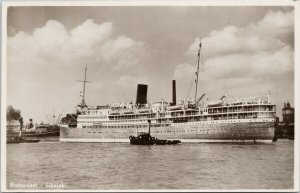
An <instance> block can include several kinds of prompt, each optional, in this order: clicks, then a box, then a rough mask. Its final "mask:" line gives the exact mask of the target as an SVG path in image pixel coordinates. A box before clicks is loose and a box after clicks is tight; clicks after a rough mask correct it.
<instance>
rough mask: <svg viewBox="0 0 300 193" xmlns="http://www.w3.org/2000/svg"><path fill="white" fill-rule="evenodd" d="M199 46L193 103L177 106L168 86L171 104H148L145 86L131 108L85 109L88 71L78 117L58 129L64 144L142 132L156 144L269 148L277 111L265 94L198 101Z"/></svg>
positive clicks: (117, 138) (109, 139)
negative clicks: (257, 144) (263, 145)
mask: <svg viewBox="0 0 300 193" xmlns="http://www.w3.org/2000/svg"><path fill="white" fill-rule="evenodd" d="M200 50H201V43H200V45H199V49H198V56H197V72H196V81H195V82H196V89H195V90H196V91H195V99H194V100H188V101H182V100H181V101H179V102H178V103H177V101H176V82H175V80H173V84H172V87H173V101H172V102H166V101H164V100H162V101H159V102H155V103H147V89H148V86H147V85H144V84H139V85H138V86H137V97H136V102H135V103H132V102H131V103H120V104H118V105H99V106H96V107H90V106H87V105H86V102H85V86H86V83H87V82H88V81H87V80H86V73H87V66H86V67H85V76H84V80H83V81H82V82H83V92H82V100H81V103H80V105H78V108H77V113H74V114H68V115H67V116H66V117H65V118H63V119H62V122H61V125H60V141H63V142H129V136H137V135H138V134H139V133H141V132H147V130H148V122H151V135H152V136H154V137H157V138H160V139H172V140H181V141H182V142H245V141H253V142H258V141H268V142H271V141H272V139H273V138H274V134H275V127H274V126H275V119H276V118H275V117H276V106H275V105H274V104H273V103H272V102H271V98H270V92H269V91H268V92H267V94H266V96H262V97H248V98H234V99H229V98H227V97H226V96H223V97H221V98H220V99H219V100H213V101H212V100H208V99H207V98H206V99H205V97H204V96H205V94H202V95H201V96H200V97H197V86H198V75H199V63H200Z"/></svg>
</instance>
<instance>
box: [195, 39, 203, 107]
mask: <svg viewBox="0 0 300 193" xmlns="http://www.w3.org/2000/svg"><path fill="white" fill-rule="evenodd" d="M201 46H202V43H201V41H200V44H199V49H198V56H197V72H196V80H195V81H196V91H195V102H196V101H197V92H198V79H199V64H200V51H201Z"/></svg>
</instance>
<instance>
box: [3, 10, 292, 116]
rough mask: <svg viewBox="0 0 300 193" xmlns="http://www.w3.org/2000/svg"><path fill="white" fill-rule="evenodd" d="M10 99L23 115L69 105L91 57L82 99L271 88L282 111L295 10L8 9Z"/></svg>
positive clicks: (67, 109)
mask: <svg viewBox="0 0 300 193" xmlns="http://www.w3.org/2000/svg"><path fill="white" fill-rule="evenodd" d="M7 12H8V13H7V14H8V15H7V105H13V106H14V107H15V108H17V109H20V110H21V115H22V116H23V118H24V121H25V122H28V120H29V118H32V119H33V121H34V122H41V121H43V122H47V118H46V115H53V114H54V113H55V114H56V116H57V115H58V114H59V113H61V114H66V113H71V112H74V110H75V106H76V105H77V104H79V102H80V100H81V98H80V92H81V91H82V87H83V85H82V83H80V82H78V81H77V80H82V79H83V77H84V68H85V65H86V64H87V65H88V70H87V79H88V80H89V81H91V82H92V83H89V84H87V88H86V102H87V104H88V105H92V106H93V105H94V106H95V105H101V104H112V103H118V102H130V101H135V97H136V89H137V84H139V83H142V84H147V85H148V101H149V102H155V101H161V100H162V98H163V99H164V100H165V101H171V100H172V96H171V95H172V93H171V89H172V80H173V79H175V80H176V83H177V99H190V98H191V99H194V95H195V82H194V80H195V71H196V66H197V63H196V61H197V60H196V59H197V49H198V46H199V42H200V40H201V42H202V48H201V59H200V63H201V65H200V66H201V69H200V74H199V78H200V82H199V88H198V96H200V95H201V94H202V93H206V96H207V97H208V98H209V99H211V100H213V99H218V98H220V97H221V96H223V95H224V94H226V95H227V97H228V98H235V97H248V96H262V95H266V94H267V91H268V90H270V91H271V93H272V94H271V98H272V100H273V102H274V103H275V104H276V105H277V116H279V117H281V108H282V106H283V103H284V102H286V101H289V102H290V103H291V105H292V106H293V105H294V10H293V7H288V6H277V7H273V6H272V7H267V6H259V7H258V6H256V7H255V6H248V7H247V6H240V7H238V6H226V7H221V6H219V7H218V6H215V7H206V6H196V7H183V6H182V7H180V6H179V7H168V6H165V7H162V6H155V7H129V6H123V7H118V6H115V7H110V6H106V7H99V6H93V7H89V6H86V7H51V6H36V7H9V8H8V11H7Z"/></svg>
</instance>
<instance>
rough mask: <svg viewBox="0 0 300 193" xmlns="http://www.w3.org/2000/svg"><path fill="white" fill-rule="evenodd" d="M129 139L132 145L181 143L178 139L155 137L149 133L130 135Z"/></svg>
mask: <svg viewBox="0 0 300 193" xmlns="http://www.w3.org/2000/svg"><path fill="white" fill-rule="evenodd" d="M129 139H130V144H132V145H174V144H178V143H181V141H180V140H165V139H157V138H155V137H152V136H151V135H150V134H149V133H141V134H139V135H138V136H137V137H135V136H130V137H129Z"/></svg>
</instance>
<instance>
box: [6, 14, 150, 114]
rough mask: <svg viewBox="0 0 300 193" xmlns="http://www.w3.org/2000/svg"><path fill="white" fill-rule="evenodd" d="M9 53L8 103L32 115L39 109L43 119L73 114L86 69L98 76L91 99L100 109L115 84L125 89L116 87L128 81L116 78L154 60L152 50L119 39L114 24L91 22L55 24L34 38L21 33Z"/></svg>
mask: <svg viewBox="0 0 300 193" xmlns="http://www.w3.org/2000/svg"><path fill="white" fill-rule="evenodd" d="M7 54H8V55H7V62H8V63H7V69H8V82H7V84H8V103H11V104H14V105H15V106H18V107H19V108H20V109H27V111H28V112H27V115H28V114H30V110H29V109H32V108H33V107H31V105H33V106H34V108H35V109H36V112H35V113H36V114H40V118H41V119H42V118H43V117H44V114H45V113H49V112H52V111H53V108H55V107H56V108H60V107H64V108H65V107H69V109H71V107H73V106H74V105H76V104H77V103H78V101H80V91H81V90H82V85H81V84H79V83H78V82H76V80H78V79H81V78H80V77H83V72H84V65H85V64H88V79H90V78H89V77H93V78H91V81H92V82H94V83H92V84H89V85H87V89H90V90H89V92H90V95H89V96H87V100H89V101H88V102H90V103H97V104H99V101H98V100H99V97H96V96H99V93H102V92H101V91H107V90H109V89H110V88H111V86H110V85H114V86H115V87H116V88H115V89H119V88H118V87H121V85H119V84H115V83H114V82H115V81H122V80H116V77H119V76H121V77H122V75H123V74H127V72H132V73H134V72H135V71H134V70H135V68H134V67H136V66H138V65H140V64H141V61H142V60H144V59H145V58H144V57H145V56H149V47H148V46H147V44H146V43H144V42H142V41H138V40H134V39H133V38H131V37H129V36H128V35H126V34H117V33H116V32H115V31H114V28H113V24H112V23H111V22H104V23H101V24H97V23H95V22H94V21H93V20H92V19H88V20H86V21H84V22H83V23H81V24H80V25H78V26H76V27H74V28H73V29H67V28H66V27H65V26H64V25H63V24H62V23H61V22H59V21H55V20H49V21H47V22H46V23H45V25H44V26H42V27H39V28H36V29H34V30H33V32H32V34H27V33H24V32H22V31H20V32H18V33H17V34H16V35H14V36H12V37H8V42H7ZM124 81H125V82H126V81H127V80H124ZM34 93H36V94H34ZM20 95H22V97H21V98H20V97H18V96H20ZM103 96H104V95H103ZM105 96H106V95H105ZM62 98H64V99H67V98H70V100H67V101H65V100H61V99H62ZM45 99H49V103H45ZM101 99H102V98H101ZM116 100H117V99H116ZM63 101H64V102H63ZM71 110H72V109H71Z"/></svg>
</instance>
